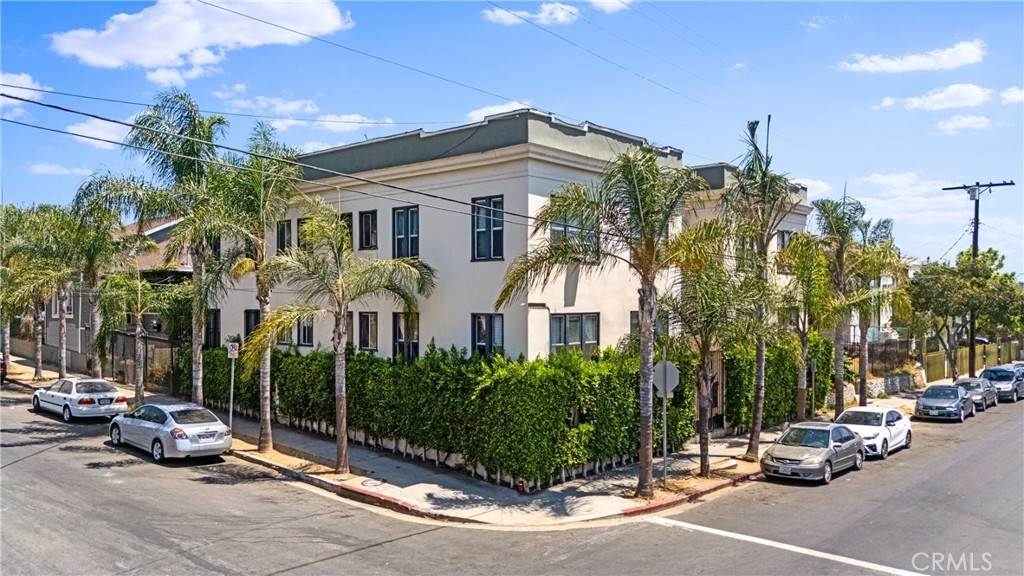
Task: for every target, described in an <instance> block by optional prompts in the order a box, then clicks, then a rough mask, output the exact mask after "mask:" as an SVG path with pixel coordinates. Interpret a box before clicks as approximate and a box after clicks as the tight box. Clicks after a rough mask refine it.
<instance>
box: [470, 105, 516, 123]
mask: <svg viewBox="0 0 1024 576" xmlns="http://www.w3.org/2000/svg"><path fill="white" fill-rule="evenodd" d="M529 104H530V102H529V101H526V102H505V103H504V104H495V105H493V106H484V107H483V108H477V109H476V110H470V111H469V113H468V114H466V121H467V122H480V121H481V120H483V119H484V118H486V117H488V116H493V115H494V114H501V113H502V112H511V111H512V110H522V109H523V108H528V107H529Z"/></svg>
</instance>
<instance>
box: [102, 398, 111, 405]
mask: <svg viewBox="0 0 1024 576" xmlns="http://www.w3.org/2000/svg"><path fill="white" fill-rule="evenodd" d="M112 401H113V398H100V404H110V403H111V402H112Z"/></svg>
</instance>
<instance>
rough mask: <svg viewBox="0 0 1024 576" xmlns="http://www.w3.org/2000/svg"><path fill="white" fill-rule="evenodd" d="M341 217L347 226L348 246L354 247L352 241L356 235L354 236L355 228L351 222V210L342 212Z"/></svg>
mask: <svg viewBox="0 0 1024 576" xmlns="http://www.w3.org/2000/svg"><path fill="white" fill-rule="evenodd" d="M341 219H342V221H343V222H345V226H348V247H349V248H355V246H354V245H353V243H354V240H355V237H356V236H355V228H354V227H353V222H352V213H351V212H343V213H342V214H341Z"/></svg>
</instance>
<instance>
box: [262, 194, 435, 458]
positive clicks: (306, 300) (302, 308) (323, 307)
mask: <svg viewBox="0 0 1024 576" xmlns="http://www.w3.org/2000/svg"><path fill="white" fill-rule="evenodd" d="M302 207H303V208H304V210H305V212H306V216H307V219H306V220H305V221H304V222H303V223H302V226H301V229H300V230H299V233H300V234H301V235H302V238H303V242H302V245H301V246H295V247H292V248H290V249H288V250H287V251H286V252H285V253H284V254H280V255H278V256H275V257H274V258H272V259H271V260H270V261H268V262H267V263H266V264H265V266H264V267H265V268H267V269H268V272H267V274H270V275H272V276H274V277H276V278H280V279H281V280H283V281H286V282H289V283H290V284H291V286H292V288H293V290H295V292H296V293H297V295H298V298H297V300H296V301H295V302H294V303H292V304H287V305H284V306H281V307H279V308H276V309H274V310H273V311H272V312H271V313H270V315H269V316H267V317H266V318H264V319H263V320H262V322H260V324H259V325H258V326H257V327H256V329H255V330H254V331H253V332H252V334H250V335H249V339H248V340H247V341H246V343H245V346H244V347H243V358H242V359H243V364H244V366H245V368H246V370H247V371H255V369H256V366H258V365H259V364H260V363H262V360H263V358H264V355H265V354H266V351H267V350H268V349H269V348H270V347H272V346H273V345H274V342H277V341H278V340H279V336H283V335H284V334H285V333H286V331H287V330H290V329H291V328H292V327H293V326H295V324H296V323H297V322H310V321H313V320H314V319H316V318H321V317H328V318H330V319H331V320H333V322H334V330H333V338H332V343H333V347H334V393H335V427H334V431H335V434H336V435H337V439H338V443H337V454H336V457H337V459H336V460H335V471H336V472H337V473H339V474H347V473H348V470H349V467H348V426H347V388H346V380H345V344H346V342H347V341H348V328H347V326H346V321H345V320H346V318H347V316H348V312H349V309H350V306H351V305H352V303H354V302H358V301H360V300H363V299H365V298H373V297H378V298H389V299H391V300H393V301H395V302H396V303H398V304H400V305H402V306H403V307H404V309H405V311H406V312H408V313H415V311H416V309H417V302H416V296H417V294H419V295H424V296H429V295H430V293H431V292H432V291H433V289H434V287H435V285H436V278H435V277H436V273H435V271H434V269H433V268H431V267H430V266H429V265H427V264H426V263H424V262H423V261H421V260H419V259H418V258H394V259H388V260H376V259H366V258H362V257H360V256H358V255H357V254H356V253H355V252H353V250H352V245H351V240H350V236H349V228H348V224H347V223H346V222H345V219H344V218H342V217H341V214H340V213H338V212H337V211H336V210H334V209H333V208H332V207H330V206H329V205H327V204H326V203H325V202H324V201H323V199H322V198H319V197H316V198H309V199H306V200H304V201H303V202H302Z"/></svg>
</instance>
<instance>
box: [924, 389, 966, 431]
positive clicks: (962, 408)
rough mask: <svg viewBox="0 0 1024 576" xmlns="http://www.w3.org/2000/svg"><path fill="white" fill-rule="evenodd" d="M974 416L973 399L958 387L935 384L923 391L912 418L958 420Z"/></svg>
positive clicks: (961, 420)
mask: <svg viewBox="0 0 1024 576" xmlns="http://www.w3.org/2000/svg"><path fill="white" fill-rule="evenodd" d="M967 416H974V399H973V398H971V395H970V393H968V392H967V390H964V389H963V388H962V387H960V386H952V385H943V384H936V385H934V386H929V387H928V388H926V389H925V391H924V393H922V394H921V397H920V398H918V399H917V404H916V405H915V406H914V417H916V418H936V419H939V420H959V421H960V422H963V421H964V419H965V418H967Z"/></svg>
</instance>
